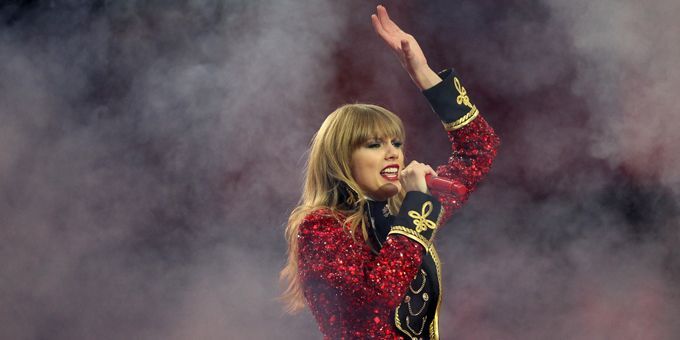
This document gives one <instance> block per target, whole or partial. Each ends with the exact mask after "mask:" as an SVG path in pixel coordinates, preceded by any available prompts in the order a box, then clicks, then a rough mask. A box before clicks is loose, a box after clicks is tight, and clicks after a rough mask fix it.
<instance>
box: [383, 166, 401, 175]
mask: <svg viewBox="0 0 680 340" xmlns="http://www.w3.org/2000/svg"><path fill="white" fill-rule="evenodd" d="M382 172H384V173H389V174H392V175H394V174H396V173H397V168H387V169H385V170H383V171H382Z"/></svg>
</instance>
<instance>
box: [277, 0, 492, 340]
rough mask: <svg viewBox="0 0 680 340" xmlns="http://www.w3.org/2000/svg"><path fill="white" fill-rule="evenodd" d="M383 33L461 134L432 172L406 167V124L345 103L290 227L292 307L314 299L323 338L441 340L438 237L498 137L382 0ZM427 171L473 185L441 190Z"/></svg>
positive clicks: (318, 152) (311, 164) (378, 21)
mask: <svg viewBox="0 0 680 340" xmlns="http://www.w3.org/2000/svg"><path fill="white" fill-rule="evenodd" d="M371 20H372V23H373V27H374V28H375V30H376V33H377V34H378V35H379V36H380V37H381V38H382V39H383V40H384V41H385V42H386V43H387V44H388V45H389V46H390V47H391V48H392V49H393V50H394V52H395V53H396V54H397V56H398V57H399V60H400V61H401V64H402V66H403V67H404V69H405V70H406V71H407V72H408V74H409V75H410V77H411V79H412V80H413V82H414V83H415V85H416V86H418V88H419V89H421V91H423V94H424V95H425V97H426V98H427V99H428V100H429V102H430V104H431V106H432V108H433V110H434V111H435V112H436V113H437V114H438V115H439V117H440V119H441V120H442V122H443V124H444V127H445V129H446V130H447V131H448V136H449V139H450V141H451V143H452V150H453V155H452V156H451V157H450V159H449V162H448V164H446V165H443V166H440V167H439V168H438V169H437V171H434V170H433V169H432V168H431V167H430V166H428V165H426V164H422V163H419V162H416V161H412V162H410V163H409V165H408V166H406V167H404V154H403V150H402V146H403V141H404V128H403V125H402V122H401V120H400V119H399V118H398V117H397V116H396V115H394V114H393V113H391V112H390V111H388V110H386V109H384V108H381V107H379V106H375V105H366V104H352V105H345V106H342V107H340V108H338V109H337V110H335V111H334V112H333V113H331V114H330V115H329V116H328V118H327V119H326V121H324V123H323V124H322V126H321V128H320V129H319V131H318V132H317V133H316V135H315V136H314V138H313V141H312V145H311V150H310V154H309V160H308V163H307V167H306V173H305V183H304V189H303V193H302V198H301V200H300V204H299V206H298V207H297V208H295V209H294V210H293V212H292V213H291V215H290V218H289V221H288V226H287V228H286V237H287V240H288V246H289V249H288V250H289V253H288V263H287V265H286V267H285V268H284V270H283V271H282V272H281V276H282V279H283V280H284V281H286V282H287V283H288V289H287V290H286V292H285V293H284V299H285V300H286V301H287V302H288V306H289V309H290V310H291V311H295V310H299V309H301V308H302V307H304V305H305V303H306V304H307V305H309V307H310V309H311V311H312V313H313V314H314V316H315V318H316V320H317V322H318V324H319V328H320V330H321V332H322V333H323V334H324V338H325V339H364V338H378V339H401V338H410V339H438V338H439V334H438V312H439V305H440V303H441V291H440V289H441V282H440V280H441V266H440V264H439V260H438V257H437V253H436V250H435V247H434V244H433V243H432V242H433V237H434V234H435V232H436V231H437V230H438V228H439V227H440V226H441V225H442V224H443V223H444V222H445V221H446V220H447V219H448V218H449V217H450V216H451V214H452V213H453V211H454V210H456V209H457V208H459V207H460V206H461V204H462V202H463V201H465V200H466V199H467V195H468V194H467V193H469V192H471V191H473V190H474V188H475V186H476V184H477V183H478V182H479V181H480V180H481V178H482V177H483V176H484V175H485V174H486V173H487V172H488V170H489V168H490V166H491V162H492V160H493V158H494V157H495V154H496V148H497V147H498V144H499V140H498V138H497V137H496V135H495V134H494V132H493V129H492V128H491V127H490V126H489V125H488V124H487V123H486V121H485V120H484V119H483V118H482V117H481V116H480V115H479V112H478V111H477V108H476V107H475V106H474V105H472V104H471V103H470V100H469V98H468V96H467V93H466V90H465V88H464V87H463V86H462V85H461V84H460V81H459V79H458V78H457V77H456V76H455V75H454V73H453V71H452V70H445V71H443V72H441V73H439V74H436V73H435V72H433V71H432V70H431V69H430V68H429V67H428V65H427V61H426V59H425V56H424V55H423V52H422V51H421V49H420V47H419V46H418V43H417V42H416V40H415V39H414V38H413V37H412V36H411V35H409V34H406V33H405V32H403V31H402V30H401V29H399V27H398V26H397V25H396V24H395V23H394V22H393V21H392V20H390V18H389V16H388V14H387V11H386V9H385V8H384V7H383V6H378V8H377V15H376V14H373V15H372V16H371ZM426 175H432V176H441V177H446V178H451V179H455V180H457V181H459V182H461V183H462V184H463V185H465V187H466V188H467V193H466V194H464V195H462V196H460V197H456V196H453V195H452V194H446V193H444V194H438V193H433V194H434V195H436V196H432V195H431V194H430V192H429V191H428V188H427V186H426V180H425V176H426Z"/></svg>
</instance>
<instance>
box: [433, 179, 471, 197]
mask: <svg viewBox="0 0 680 340" xmlns="http://www.w3.org/2000/svg"><path fill="white" fill-rule="evenodd" d="M425 183H426V184H427V187H428V188H429V189H430V190H432V191H436V192H438V193H441V194H452V195H455V196H457V197H462V196H463V195H465V194H467V188H466V187H465V186H464V185H463V183H461V182H458V181H456V180H453V179H448V178H439V177H433V176H432V175H431V174H427V175H425Z"/></svg>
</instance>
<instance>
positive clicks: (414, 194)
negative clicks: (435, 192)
mask: <svg viewBox="0 0 680 340" xmlns="http://www.w3.org/2000/svg"><path fill="white" fill-rule="evenodd" d="M441 212H442V206H441V204H440V203H439V201H438V200H437V199H435V198H434V197H432V196H430V195H428V194H424V193H422V192H418V191H409V192H408V193H406V197H404V201H403V202H402V204H401V209H399V214H398V215H397V216H395V218H394V224H393V225H392V229H391V230H390V232H389V234H388V235H393V234H398V235H403V236H406V237H408V238H410V239H412V240H414V241H416V242H418V243H420V244H421V245H422V246H423V247H425V249H430V244H431V243H432V239H433V238H434V233H435V230H436V229H437V226H438V223H439V216H440V215H441Z"/></svg>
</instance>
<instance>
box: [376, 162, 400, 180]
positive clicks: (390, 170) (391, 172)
mask: <svg viewBox="0 0 680 340" xmlns="http://www.w3.org/2000/svg"><path fill="white" fill-rule="evenodd" d="M380 176H382V177H383V178H385V179H386V180H388V181H398V180H399V166H398V165H396V164H395V165H388V166H386V167H385V168H384V169H382V171H380Z"/></svg>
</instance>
